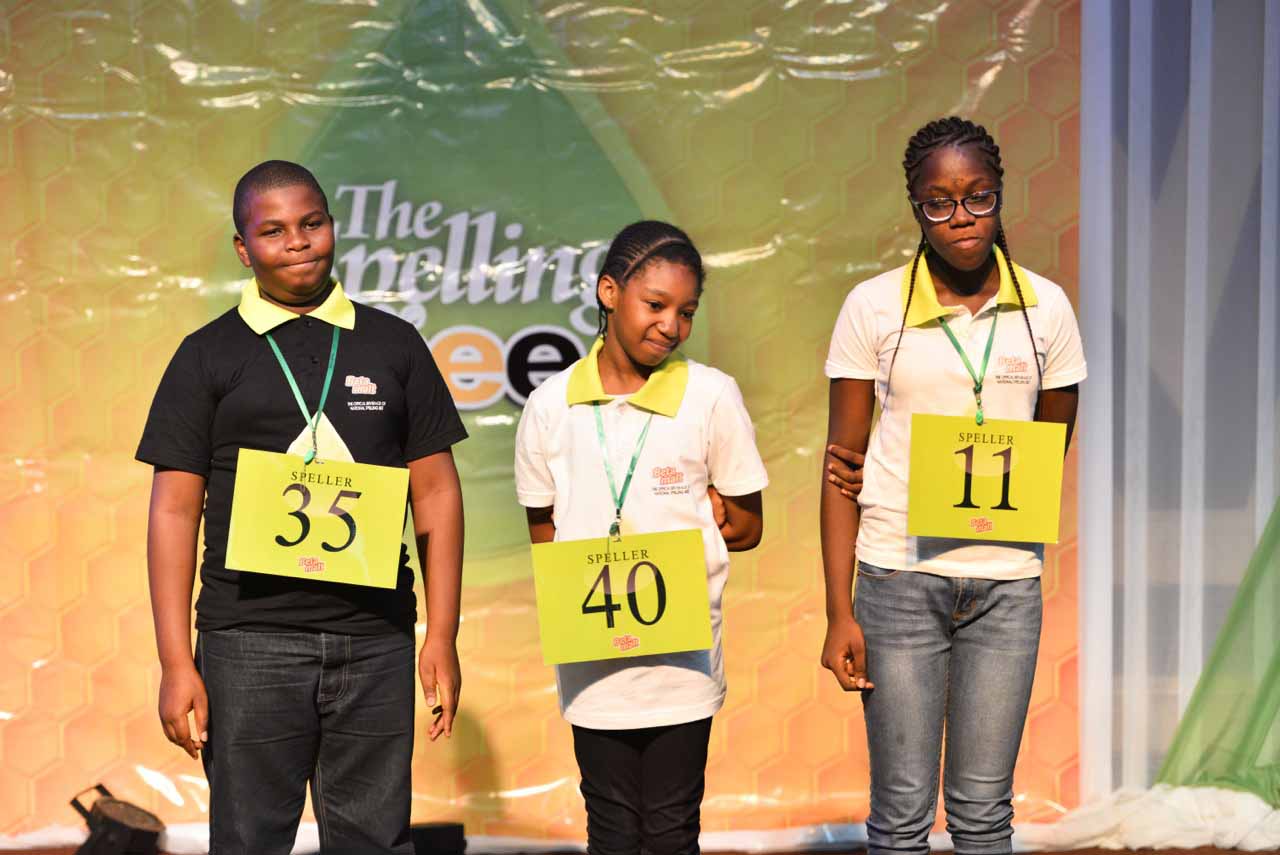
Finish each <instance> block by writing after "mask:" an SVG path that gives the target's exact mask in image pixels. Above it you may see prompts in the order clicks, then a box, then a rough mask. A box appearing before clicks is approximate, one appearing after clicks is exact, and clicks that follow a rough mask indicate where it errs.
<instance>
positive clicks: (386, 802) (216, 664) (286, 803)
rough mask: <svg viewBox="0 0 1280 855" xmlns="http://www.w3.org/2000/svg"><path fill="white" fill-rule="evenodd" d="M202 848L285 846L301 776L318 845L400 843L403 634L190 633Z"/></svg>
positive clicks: (229, 852)
mask: <svg viewBox="0 0 1280 855" xmlns="http://www.w3.org/2000/svg"><path fill="white" fill-rule="evenodd" d="M196 655H197V661H196V665H197V667H198V668H199V669H200V674H201V675H202V676H203V678H204V684H205V689H206V690H207V691H208V693H209V744H208V746H207V747H206V748H205V750H204V752H203V759H204V770H205V774H206V775H207V776H208V778H209V790H210V794H209V795H210V799H209V852H210V855H288V853H289V852H290V851H291V850H292V849H293V840H294V835H295V834H297V831H298V820H299V819H300V818H301V816H302V806H303V802H304V801H305V799H306V790H307V784H308V783H310V785H311V801H312V804H313V806H314V807H315V813H316V822H317V824H318V825H319V827H320V851H321V852H322V853H324V855H412V853H413V843H412V841H411V840H410V838H409V799H410V792H411V787H410V775H409V762H410V759H411V758H412V756H413V704H414V684H413V676H414V659H415V657H414V640H413V636H412V635H378V636H367V637H366V636H349V635H334V634H330V633H275V632H242V631H219V632H202V633H200V637H199V641H198V643H197V651H196Z"/></svg>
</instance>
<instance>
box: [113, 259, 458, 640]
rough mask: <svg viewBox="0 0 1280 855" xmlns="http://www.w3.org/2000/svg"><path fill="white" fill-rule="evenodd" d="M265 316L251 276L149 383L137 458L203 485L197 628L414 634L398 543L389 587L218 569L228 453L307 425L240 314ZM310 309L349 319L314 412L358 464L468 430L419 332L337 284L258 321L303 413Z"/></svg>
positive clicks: (314, 367) (316, 319) (325, 346)
mask: <svg viewBox="0 0 1280 855" xmlns="http://www.w3.org/2000/svg"><path fill="white" fill-rule="evenodd" d="M250 288H251V289H253V291H252V293H250V292H249V289H250ZM264 306H266V307H267V308H266V309H264ZM245 307H248V308H247V310H246V308H245ZM270 310H275V311H276V312H281V311H283V310H281V309H279V307H274V306H270V304H266V303H265V301H263V300H262V298H261V297H260V296H258V294H257V286H256V284H255V283H253V282H252V281H250V282H249V283H247V284H246V287H245V296H244V298H243V300H242V306H241V307H239V308H234V309H231V310H230V311H228V312H226V313H225V314H223V315H222V316H221V317H219V318H217V319H215V320H213V321H211V322H210V323H208V324H206V325H205V326H203V327H201V328H200V329H198V330H196V331H195V332H194V333H192V334H191V335H189V336H187V338H186V339H185V340H183V342H182V344H181V345H179V347H178V350H177V352H176V353H175V354H174V356H173V359H172V361H170V363H169V367H168V368H167V369H166V370H165V373H164V377H163V378H162V379H161V381H160V387H159V389H157V390H156V396H155V400H154V402H153V403H152V405H151V413H150V415H149V416H148V417H147V424H146V427H145V428H144V429H143V432H142V441H141V443H139V445H138V452H137V459H138V460H141V461H143V462H145V463H150V464H152V465H153V466H158V467H163V468H167V469H179V470H182V471H185V472H193V473H195V474H197V475H201V476H203V477H204V478H205V479H206V482H207V487H206V496H205V508H204V559H203V562H202V563H201V568H200V579H201V582H202V583H203V586H202V588H201V590H200V596H199V599H198V600H197V602H196V628H197V629H200V630H220V629H246V630H256V631H268V632H270V631H275V632H280V631H315V632H338V633H345V634H351V635H375V634H380V633H387V632H412V631H413V624H414V621H415V619H416V605H417V604H416V598H415V596H414V593H413V572H412V570H410V568H409V565H408V552H407V550H405V549H402V550H401V566H400V572H399V578H398V583H397V585H396V588H395V589H394V590H389V589H382V588H370V587H363V586H358V585H346V584H341V583H333V582H318V581H314V580H308V579H293V578H288V577H282V576H270V575H266V574H261V573H240V572H237V571H235V570H228V569H227V567H226V564H225V559H226V552H227V531H228V527H229V523H230V519H231V496H232V491H233V486H234V484H235V477H236V460H237V457H238V455H239V453H240V449H242V448H252V449H261V450H265V451H276V452H284V451H285V450H286V449H288V447H289V445H290V444H291V443H292V442H293V441H294V440H295V439H296V438H297V437H298V435H299V434H300V433H301V432H302V431H303V429H304V428H305V426H306V425H305V422H304V420H303V417H302V413H301V412H300V411H299V409H298V405H297V403H296V401H295V399H294V396H293V393H292V392H291V391H290V389H289V383H288V381H287V380H286V379H285V376H284V372H283V371H281V369H280V365H279V363H278V362H277V361H276V358H275V356H274V354H272V352H271V348H270V346H269V345H268V343H267V340H266V338H265V337H264V336H263V335H259V334H258V333H256V332H254V330H253V329H252V328H250V325H249V322H248V321H247V320H246V318H253V319H254V322H255V325H257V326H258V327H259V328H260V329H261V328H262V327H263V326H265V325H266V324H264V323H263V322H262V317H263V315H264V314H266V315H267V317H268V323H270V322H271V321H270V314H269V313H270ZM352 310H354V312H353V311H352ZM246 311H247V313H246V314H242V312H246ZM322 317H323V318H334V317H339V318H343V319H345V320H343V321H340V322H339V325H340V326H341V325H342V324H343V323H346V324H350V323H351V321H352V319H354V326H352V328H351V329H343V330H342V332H341V337H340V340H339V345H338V358H337V362H336V365H335V368H334V374H333V382H332V384H331V385H330V388H329V397H328V401H327V402H326V404H325V408H324V412H325V415H326V416H327V417H328V419H329V421H330V422H331V423H332V424H333V426H334V428H335V429H336V431H337V432H338V434H339V435H340V436H341V437H342V439H343V441H344V442H345V443H346V445H347V448H348V449H349V450H350V451H351V456H352V457H353V458H354V459H355V461H356V462H358V463H372V464H377V465H381V466H405V465H406V464H407V463H408V461H410V460H416V459H417V458H420V457H425V456H427V455H429V454H434V453H436V452H438V451H443V450H444V449H446V448H449V447H450V446H451V445H453V444H454V443H456V442H459V441H461V440H462V439H465V438H466V436H467V432H466V429H465V428H464V427H463V425H462V420H461V419H460V418H459V416H458V411H457V409H456V408H455V407H454V404H453V399H452V398H451V397H450V395H449V390H448V387H446V386H445V383H444V379H443V378H442V377H441V376H440V371H439V369H437V367H436V364H435V360H434V359H432V357H431V352H430V350H428V348H427V345H426V342H424V341H423V340H422V336H421V335H419V334H418V331H417V330H416V329H414V328H413V326H411V325H410V324H408V323H406V322H405V321H403V320H401V319H400V318H397V317H395V316H394V315H389V314H387V313H385V312H381V311H378V310H376V309H371V308H368V307H366V306H361V305H358V304H352V303H350V301H349V300H347V298H346V295H345V294H343V293H342V289H341V286H338V287H335V288H334V289H333V293H331V294H330V298H329V299H328V300H326V301H325V304H324V305H323V306H321V307H320V308H318V309H317V310H316V311H315V312H314V313H312V314H310V315H300V316H293V317H291V318H289V319H287V320H285V321H284V322H283V323H279V321H280V320H281V319H282V318H281V317H280V316H277V317H276V319H275V323H279V325H278V326H274V327H272V328H271V329H270V332H271V335H272V337H273V338H274V339H275V341H276V343H277V344H278V345H279V346H280V349H281V351H282V352H283V354H284V357H285V359H286V360H287V361H288V363H289V367H290V369H291V370H292V371H293V374H294V377H295V379H296V380H297V383H298V387H299V388H300V389H301V391H302V395H303V398H304V399H305V400H306V403H307V406H308V407H309V408H313V407H315V406H316V405H317V404H318V403H319V401H320V391H321V385H322V384H323V383H324V377H325V370H326V368H327V367H328V363H329V350H330V346H331V344H332V335H333V326H331V325H330V324H329V323H326V322H325V320H321V319H320V318H322ZM357 378H358V379H357ZM366 378H367V380H366ZM348 379H351V380H353V381H354V382H347V381H348ZM371 390H376V391H371Z"/></svg>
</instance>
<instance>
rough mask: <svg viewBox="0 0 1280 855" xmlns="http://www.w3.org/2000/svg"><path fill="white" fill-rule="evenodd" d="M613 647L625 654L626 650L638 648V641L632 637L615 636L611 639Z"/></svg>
mask: <svg viewBox="0 0 1280 855" xmlns="http://www.w3.org/2000/svg"><path fill="white" fill-rule="evenodd" d="M613 646H614V647H616V648H618V650H619V651H621V652H623V653H626V652H627V651H628V650H635V649H636V648H637V647H639V646H640V639H638V638H636V637H635V636H634V635H630V634H628V635H615V636H614V637H613Z"/></svg>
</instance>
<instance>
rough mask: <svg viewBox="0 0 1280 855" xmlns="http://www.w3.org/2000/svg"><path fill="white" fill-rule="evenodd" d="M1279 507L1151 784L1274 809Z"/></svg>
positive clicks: (1279, 795)
mask: <svg viewBox="0 0 1280 855" xmlns="http://www.w3.org/2000/svg"><path fill="white" fill-rule="evenodd" d="M1278 719H1280V504H1277V506H1276V508H1275V510H1273V511H1272V513H1271V519H1270V520H1269V521H1268V522H1267V527H1266V530H1265V531H1264V532H1263V534H1262V538H1261V540H1260V541H1259V543H1258V547H1257V549H1256V550H1255V551H1254V553H1253V558H1252V559H1251V560H1250V561H1249V568H1248V570H1247V571H1246V572H1245V576H1244V580H1243V581H1242V582H1241V584H1240V591H1239V593H1237V594H1236V599H1235V602H1234V603H1233V604H1232V606H1231V612H1230V614H1229V615H1228V616H1227V622H1226V624H1225V625H1224V626H1223V628H1222V632H1221V633H1220V634H1219V636H1218V640H1217V643H1216V644H1215V645H1214V649H1213V654H1212V656H1210V658H1209V661H1208V662H1207V664H1206V665H1205V669H1204V672H1203V673H1202V674H1201V675H1200V681H1199V682H1198V683H1197V684H1196V690H1195V693H1194V694H1193V695H1192V696H1191V703H1190V704H1188V705H1187V710H1186V713H1185V714H1184V715H1183V717H1182V721H1181V722H1180V723H1179V724H1178V730H1177V732H1176V733H1175V734H1174V737H1173V745H1172V746H1171V747H1170V749H1169V755H1168V757H1166V758H1165V762H1164V766H1163V767H1162V768H1161V769H1160V774H1159V775H1158V776H1157V783H1161V784H1174V785H1182V786H1215V787H1226V788H1229V789H1234V790H1245V791H1247V792H1250V793H1255V794H1256V795H1258V796H1260V797H1261V798H1262V799H1264V800H1265V801H1267V802H1268V803H1269V804H1271V805H1272V806H1273V807H1276V808H1280V723H1278Z"/></svg>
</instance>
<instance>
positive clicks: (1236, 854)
mask: <svg viewBox="0 0 1280 855" xmlns="http://www.w3.org/2000/svg"><path fill="white" fill-rule="evenodd" d="M10 851H15V850H10ZM20 851H22V852H23V855H74V852H76V850H74V849H28V850H20ZM822 851H824V852H833V851H836V852H837V855H844V854H845V852H847V855H855V854H861V852H864V851H865V850H861V849H851V850H822ZM1116 851H1117V850H1114V849H1075V850H1070V851H1064V852H1053V854H1052V855H1116ZM1128 851H1135V852H1140V854H1142V855H1257V854H1256V852H1251V854H1247V852H1245V851H1244V850H1240V849H1213V847H1210V846H1203V847H1199V849H1139V850H1128ZM540 855H545V852H541V854H540ZM577 855H581V854H580V852H579V854H577ZM723 855H746V854H744V852H724V854H723ZM796 855H799V852H797V854H796ZM1020 855H1041V854H1039V852H1023V854H1020ZM1044 855H1050V854H1047V852H1046V854H1044Z"/></svg>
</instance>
